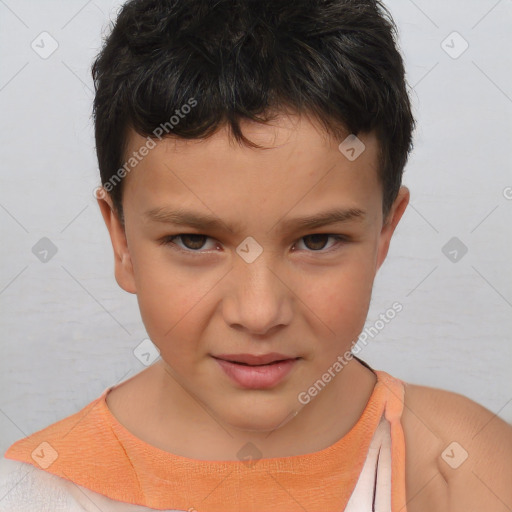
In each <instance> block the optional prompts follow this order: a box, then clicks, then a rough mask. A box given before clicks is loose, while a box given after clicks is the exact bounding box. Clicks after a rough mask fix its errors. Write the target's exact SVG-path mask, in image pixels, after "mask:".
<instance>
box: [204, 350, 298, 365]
mask: <svg viewBox="0 0 512 512" xmlns="http://www.w3.org/2000/svg"><path fill="white" fill-rule="evenodd" d="M213 357H215V358H216V359H224V361H230V362H232V363H245V364H251V365H259V364H269V363H275V362H276V361H286V360H287V359H298V358H297V357H290V356H286V355H284V354H278V353H277V352H271V353H270V354H262V355H259V356H258V355H254V354H219V355H218V356H213Z"/></svg>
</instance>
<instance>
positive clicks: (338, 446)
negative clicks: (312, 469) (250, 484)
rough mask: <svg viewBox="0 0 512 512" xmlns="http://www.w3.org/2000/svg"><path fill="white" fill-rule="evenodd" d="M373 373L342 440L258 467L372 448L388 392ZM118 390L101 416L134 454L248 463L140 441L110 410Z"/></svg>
mask: <svg viewBox="0 0 512 512" xmlns="http://www.w3.org/2000/svg"><path fill="white" fill-rule="evenodd" d="M370 369H371V368H370ZM371 371H372V372H373V373H374V374H375V375H376V377H377V381H376V383H375V385H374V387H373V390H372V393H371V394H370V397H369V399H368V401H367V403H366V405H365V407H364V409H363V412H362V413H361V415H360V417H359V418H358V420H357V421H356V423H355V424H354V425H353V426H352V428H351V429H350V430H349V431H348V432H347V433H345V434H344V435H343V436H342V437H341V438H340V439H338V440H337V441H335V442H334V443H332V444H331V445H329V446H327V447H325V448H322V449H321V450H316V451H314V452H310V453H305V454H299V455H290V456H284V457H269V458H262V459H260V460H259V462H258V463H259V464H260V465H261V466H264V465H265V464H270V465H274V464H276V463H279V464H282V463H283V462H287V461H289V462H292V463H293V464H295V463H297V462H301V461H308V463H312V462H315V461H318V462H321V461H323V460H324V459H325V457H328V456H330V455H332V454H333V453H337V452H340V451H346V450H347V449H348V448H349V447H350V446H353V444H354V442H356V443H357V440H359V443H357V444H359V446H358V448H357V449H358V450H360V449H361V448H362V447H361V446H360V442H361V440H362V439H365V440H366V441H367V443H368V445H369V443H370V441H371V434H373V432H375V430H376V428H377V426H378V423H379V421H380V417H381V415H382V413H383V411H384V408H385V400H383V399H382V398H383V394H384V392H385V386H384V383H383V380H384V376H383V372H382V371H379V370H373V369H371ZM116 386H117V385H115V386H110V387H108V388H106V389H105V390H104V391H103V393H102V394H101V396H100V397H99V398H98V401H99V406H100V407H99V411H98V412H99V413H100V414H101V416H102V417H103V418H104V419H105V420H106V421H107V423H108V425H109V427H110V428H111V429H112V431H113V432H114V433H115V435H116V437H117V438H118V440H119V441H120V442H122V444H123V445H126V446H127V447H129V449H130V451H131V452H137V453H139V454H140V455H141V456H143V457H144V458H151V459H154V460H162V461H169V462H170V461H172V462H175V463H183V464H186V465H187V466H193V465H196V466H201V467H204V466H205V465H207V466H209V465H212V466H218V465H222V466H232V467H234V466H238V465H240V464H243V465H245V464H246V462H245V461H243V460H229V459H228V460H202V459H194V458H190V457H186V456H183V455H177V454H174V453H172V452H169V451H166V450H163V449H161V448H158V447H157V446H154V445H152V444H150V443H147V442H146V441H144V440H142V439H140V438H139V437H137V436H136V435H135V434H133V433H132V432H131V431H130V430H128V429H127V428H126V427H125V426H124V425H123V424H122V423H120V422H119V421H118V419H117V418H116V417H115V416H114V414H113V413H112V412H111V411H110V409H109V407H108V404H107V401H106V398H107V395H108V393H109V392H110V391H111V390H113V389H114V388H115V387H116ZM261 463H263V464H261Z"/></svg>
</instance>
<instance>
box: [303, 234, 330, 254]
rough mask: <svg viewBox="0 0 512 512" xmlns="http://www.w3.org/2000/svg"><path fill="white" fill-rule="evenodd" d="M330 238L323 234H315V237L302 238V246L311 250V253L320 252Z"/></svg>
mask: <svg viewBox="0 0 512 512" xmlns="http://www.w3.org/2000/svg"><path fill="white" fill-rule="evenodd" d="M329 238H330V236H329V235H324V234H316V235H307V236H305V237H303V238H302V240H304V245H305V246H306V247H307V248H308V249H310V250H312V251H320V250H322V249H323V248H324V247H325V246H326V244H327V240H328V239H329Z"/></svg>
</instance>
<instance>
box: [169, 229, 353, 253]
mask: <svg viewBox="0 0 512 512" xmlns="http://www.w3.org/2000/svg"><path fill="white" fill-rule="evenodd" d="M187 235H196V236H204V237H206V239H207V240H208V239H212V238H211V237H209V236H207V235H203V234H201V233H180V234H179V235H169V236H166V237H164V238H163V239H161V240H160V244H161V245H166V246H168V247H170V248H171V249H173V250H176V251H180V252H182V253H185V254H187V255H194V256H195V255H197V256H199V255H201V254H205V253H208V250H206V251H205V250H200V249H198V250H194V249H184V248H182V247H180V246H179V245H177V244H176V243H174V239H176V238H180V237H184V236H187ZM314 235H319V236H327V237H329V238H334V239H335V240H336V244H334V245H333V246H332V247H330V248H328V249H319V250H318V251H313V250H310V249H306V252H309V253H311V254H327V253H330V252H332V251H335V250H338V249H340V248H341V247H340V246H342V245H344V244H345V243H347V242H349V237H347V236H344V235H334V234H331V233H313V234H311V235H305V236H303V237H301V238H299V241H300V240H303V239H304V238H307V237H308V236H314ZM212 240H213V239H212ZM210 250H211V249H210ZM302 250H303V249H302Z"/></svg>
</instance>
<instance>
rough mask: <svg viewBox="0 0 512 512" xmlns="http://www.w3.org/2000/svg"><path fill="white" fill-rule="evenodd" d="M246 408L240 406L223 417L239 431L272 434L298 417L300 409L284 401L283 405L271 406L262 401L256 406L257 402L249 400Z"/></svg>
mask: <svg viewBox="0 0 512 512" xmlns="http://www.w3.org/2000/svg"><path fill="white" fill-rule="evenodd" d="M249 402H250V403H249V404H246V405H245V406H244V405H242V404H240V405H239V406H238V407H237V409H236V411H233V410H231V411H230V412H229V413H226V414H225V415H224V417H223V421H224V422H225V423H227V424H228V425H230V426H231V427H233V428H236V429H237V430H241V431H245V432H253V433H257V432H261V433H265V432H271V431H273V430H276V429H277V428H280V427H283V426H284V425H286V424H287V423H288V422H289V421H291V420H292V419H293V418H295V416H297V413H298V410H299V407H297V404H294V405H295V407H293V406H292V405H290V404H288V403H287V402H286V401H284V400H283V401H282V402H281V404H277V403H276V404H273V405H269V404H268V402H267V401H264V400H262V401H261V402H260V403H259V404H256V403H255V402H256V400H255V399H252V400H249Z"/></svg>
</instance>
